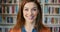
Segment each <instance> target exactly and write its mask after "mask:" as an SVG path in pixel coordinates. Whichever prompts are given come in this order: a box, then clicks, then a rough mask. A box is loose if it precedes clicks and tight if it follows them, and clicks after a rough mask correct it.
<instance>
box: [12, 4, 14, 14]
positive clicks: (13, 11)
mask: <svg viewBox="0 0 60 32" xmlns="http://www.w3.org/2000/svg"><path fill="white" fill-rule="evenodd" d="M14 8H15V7H14V5H13V6H12V13H14V11H15V9H14Z"/></svg>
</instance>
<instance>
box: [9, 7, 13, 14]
mask: <svg viewBox="0 0 60 32" xmlns="http://www.w3.org/2000/svg"><path fill="white" fill-rule="evenodd" d="M9 14H12V6H9Z"/></svg>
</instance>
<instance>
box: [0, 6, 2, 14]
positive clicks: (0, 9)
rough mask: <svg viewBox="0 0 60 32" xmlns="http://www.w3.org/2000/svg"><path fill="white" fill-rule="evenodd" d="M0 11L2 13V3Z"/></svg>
mask: <svg viewBox="0 0 60 32" xmlns="http://www.w3.org/2000/svg"><path fill="white" fill-rule="evenodd" d="M0 13H2V6H1V5H0Z"/></svg>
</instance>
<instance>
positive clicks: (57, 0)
mask: <svg viewBox="0 0 60 32" xmlns="http://www.w3.org/2000/svg"><path fill="white" fill-rule="evenodd" d="M45 3H60V0H45Z"/></svg>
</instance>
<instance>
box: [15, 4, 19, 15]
mask: <svg viewBox="0 0 60 32" xmlns="http://www.w3.org/2000/svg"><path fill="white" fill-rule="evenodd" d="M14 12H15V14H17V13H18V5H16V6H15V11H14Z"/></svg>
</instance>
